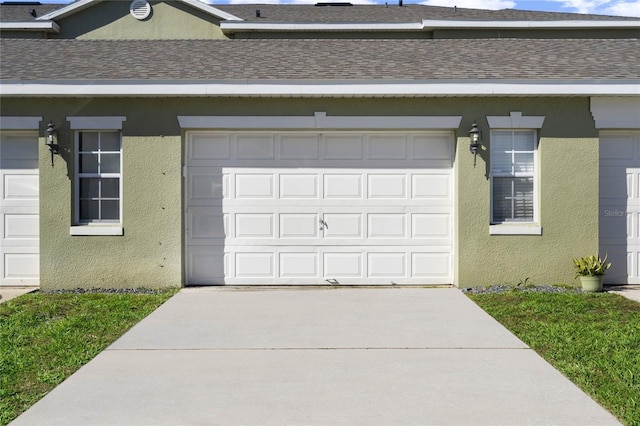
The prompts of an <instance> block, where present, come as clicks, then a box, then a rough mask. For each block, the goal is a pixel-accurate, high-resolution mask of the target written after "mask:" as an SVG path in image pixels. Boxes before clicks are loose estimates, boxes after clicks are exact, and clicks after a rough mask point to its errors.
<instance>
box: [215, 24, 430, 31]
mask: <svg viewBox="0 0 640 426" xmlns="http://www.w3.org/2000/svg"><path fill="white" fill-rule="evenodd" d="M220 28H221V29H222V31H225V32H234V31H236V32H237V31H422V24H421V23H418V22H409V23H375V22H329V23H306V22H304V23H303V22H298V23H296V22H287V23H281V22H221V23H220Z"/></svg>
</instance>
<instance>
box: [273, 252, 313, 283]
mask: <svg viewBox="0 0 640 426" xmlns="http://www.w3.org/2000/svg"><path fill="white" fill-rule="evenodd" d="M319 259H320V254H319V253H317V252H309V253H301V252H281V253H280V254H279V265H280V277H281V278H320V275H319Z"/></svg>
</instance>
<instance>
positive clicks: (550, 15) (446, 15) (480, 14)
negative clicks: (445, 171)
mask: <svg viewBox="0 0 640 426" xmlns="http://www.w3.org/2000/svg"><path fill="white" fill-rule="evenodd" d="M63 6H66V4H42V5H20V4H11V3H10V2H9V3H2V4H0V21H4V22H28V21H33V20H34V19H35V18H34V17H32V16H31V15H30V14H29V11H30V10H31V9H35V11H36V14H37V16H42V15H44V14H46V13H49V12H51V11H53V10H56V9H59V8H61V7H63ZM212 6H214V7H216V8H217V9H220V10H223V11H225V12H227V13H230V14H232V15H235V16H237V17H239V18H242V19H244V20H245V21H249V22H250V21H257V22H298V23H326V22H377V23H409V22H414V23H415V22H421V21H422V20H423V19H443V20H487V21H491V20H507V21H532V20H538V21H553V20H594V21H597V20H611V19H614V20H629V19H631V20H633V19H637V18H624V17H619V16H616V17H612V16H605V15H586V14H579V13H558V12H536V11H526V10H515V9H503V10H482V9H465V8H457V9H454V8H452V7H440V6H426V5H419V4H405V6H403V7H398V5H397V2H389V6H388V7H385V6H384V5H381V4H377V5H354V6H322V7H320V6H314V5H295V4H285V5H282V4H280V5H278V4H212ZM256 9H260V14H261V17H260V18H256Z"/></svg>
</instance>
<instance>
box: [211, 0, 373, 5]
mask: <svg viewBox="0 0 640 426" xmlns="http://www.w3.org/2000/svg"><path fill="white" fill-rule="evenodd" d="M323 1H324V2H327V1H343V2H345V3H352V4H376V3H379V2H378V1H376V0H226V1H225V0H223V2H224V3H229V4H255V5H261V4H316V3H319V2H323ZM209 3H210V4H213V5H214V6H215V5H216V4H221V3H220V2H218V1H212V0H209Z"/></svg>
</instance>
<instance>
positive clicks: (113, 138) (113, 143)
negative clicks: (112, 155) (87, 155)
mask: <svg viewBox="0 0 640 426" xmlns="http://www.w3.org/2000/svg"><path fill="white" fill-rule="evenodd" d="M100 150H101V151H120V133H117V132H102V133H100Z"/></svg>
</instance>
